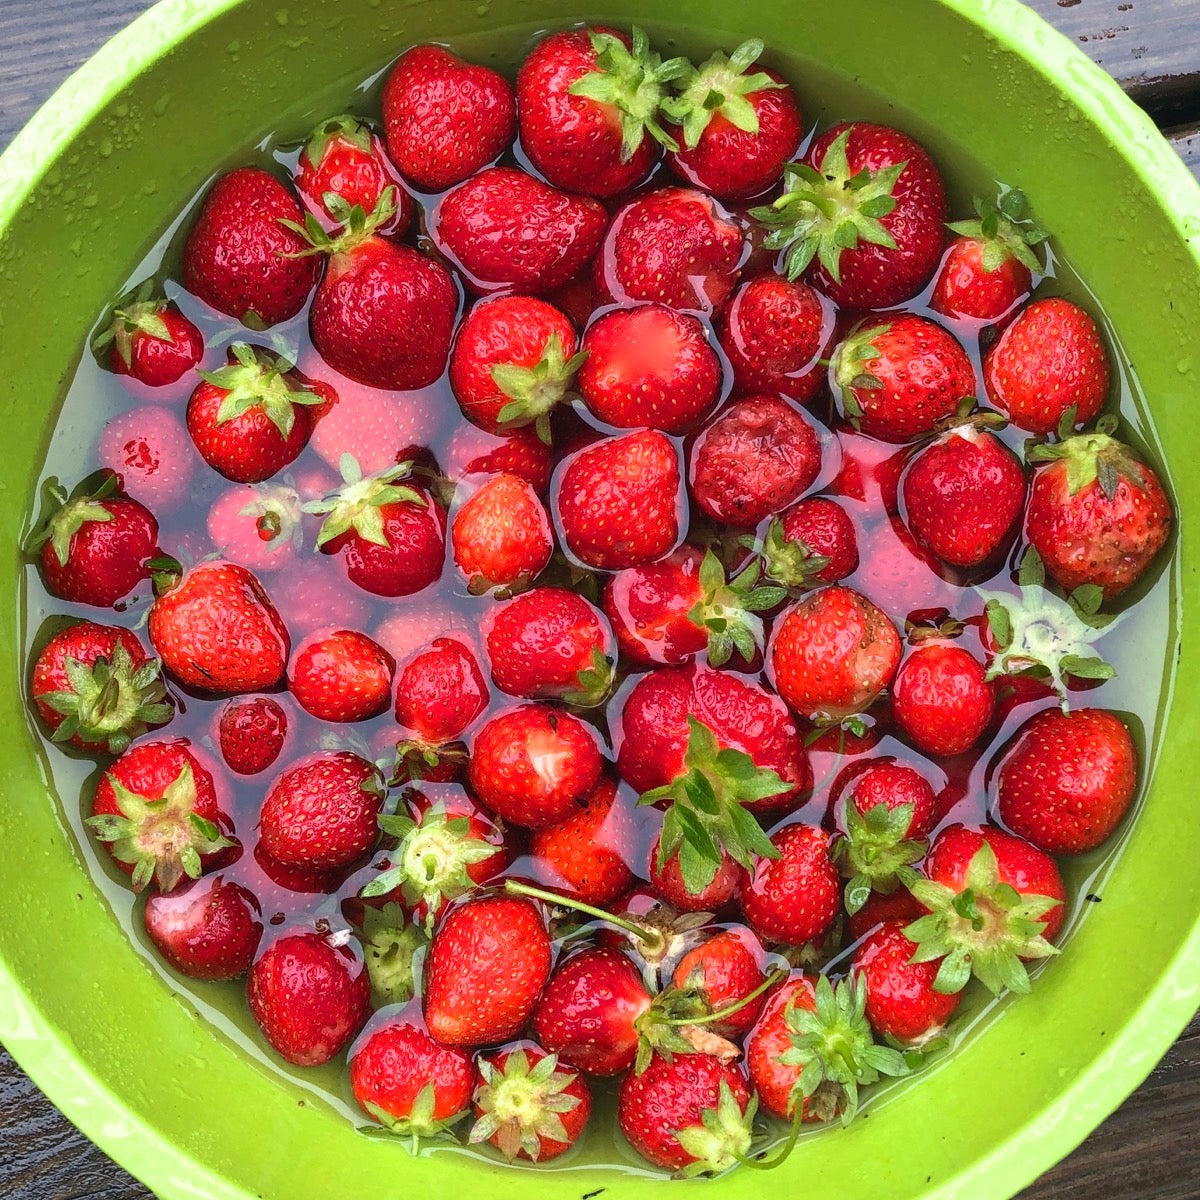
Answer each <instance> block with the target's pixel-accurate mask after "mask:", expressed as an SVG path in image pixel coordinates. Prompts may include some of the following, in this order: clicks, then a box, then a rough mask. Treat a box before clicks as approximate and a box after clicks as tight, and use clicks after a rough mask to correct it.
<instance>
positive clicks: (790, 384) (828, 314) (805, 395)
mask: <svg viewBox="0 0 1200 1200" xmlns="http://www.w3.org/2000/svg"><path fill="white" fill-rule="evenodd" d="M763 94H764V95H773V94H774V93H763ZM717 331H718V335H719V337H720V340H721V349H722V350H724V351H725V355H726V357H727V358H728V359H729V365H730V366H731V367H732V368H733V383H734V389H735V392H740V393H742V394H744V395H761V394H764V393H765V394H768V395H770V394H778V395H781V396H783V397H784V398H785V399H788V400H796V401H798V402H800V403H803V402H804V401H806V400H811V399H812V398H813V397H814V396H816V395H817V394H818V393H819V392H820V390H821V388H822V386H823V385H824V383H825V379H826V376H827V370H826V368H825V367H823V366H822V365H821V364H820V362H818V361H817V360H818V359H819V358H820V357H821V355H822V354H823V353H824V352H825V351H826V348H827V347H828V345H829V341H830V338H831V337H832V335H833V310H832V307H831V306H830V304H829V303H828V301H826V300H823V299H822V297H821V296H820V294H819V293H817V292H816V291H814V290H813V289H812V288H810V287H809V286H808V284H806V283H803V282H801V281H800V280H796V281H794V282H789V281H788V280H786V279H784V278H782V277H781V276H779V275H775V274H773V273H771V272H768V273H766V274H765V275H758V276H755V278H753V279H751V280H750V281H749V282H748V283H744V284H742V285H741V287H739V288H738V289H737V291H736V292H734V293H733V299H732V300H731V301H730V302H729V307H728V308H726V309H725V311H724V312H723V313H722V314H721V316H720V318H719V319H718V321H717Z"/></svg>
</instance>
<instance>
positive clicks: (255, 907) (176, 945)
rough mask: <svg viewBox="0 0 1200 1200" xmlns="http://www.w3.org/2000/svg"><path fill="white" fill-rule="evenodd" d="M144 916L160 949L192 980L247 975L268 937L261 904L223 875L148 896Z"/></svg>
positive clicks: (148, 931)
mask: <svg viewBox="0 0 1200 1200" xmlns="http://www.w3.org/2000/svg"><path fill="white" fill-rule="evenodd" d="M142 916H143V921H144V924H145V926H146V933H147V934H148V935H149V937H150V940H151V941H152V942H153V943H154V947H155V949H156V950H157V951H158V952H159V954H161V955H162V956H163V958H165V959H166V960H167V962H169V963H170V964H171V966H173V967H174V968H175V969H176V970H177V971H179V972H180V973H181V974H183V975H187V976H188V977H189V978H191V979H206V980H225V979H237V978H238V977H239V976H241V975H245V973H246V972H247V971H248V970H249V969H250V964H251V963H252V962H253V961H254V955H255V953H256V952H257V951H258V943H259V941H260V940H261V939H262V933H263V924H262V911H261V908H260V906H259V902H258V900H257V899H255V897H254V896H253V895H252V894H251V893H250V892H248V891H247V890H246V889H245V888H244V887H242V886H241V884H238V883H234V882H233V881H232V880H230V879H226V878H225V877H224V876H221V875H216V876H214V877H213V878H211V879H204V880H198V881H197V882H196V883H193V884H190V885H189V886H188V887H186V888H182V889H180V890H178V891H175V892H172V893H171V894H170V895H163V894H161V893H159V894H155V895H152V896H149V897H148V898H147V900H146V907H145V909H144V910H143V913H142Z"/></svg>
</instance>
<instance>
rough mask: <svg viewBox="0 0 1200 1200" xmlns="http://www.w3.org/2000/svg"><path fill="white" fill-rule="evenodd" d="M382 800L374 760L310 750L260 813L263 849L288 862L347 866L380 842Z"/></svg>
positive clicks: (284, 777)
mask: <svg viewBox="0 0 1200 1200" xmlns="http://www.w3.org/2000/svg"><path fill="white" fill-rule="evenodd" d="M382 803H383V787H382V782H381V780H380V778H379V771H378V770H377V769H376V767H375V765H374V763H369V762H367V761H366V759H363V758H359V757H358V755H357V754H351V753H349V752H348V751H341V752H338V753H329V752H325V751H322V752H319V753H317V754H310V755H308V756H307V757H306V758H302V759H301V760H300V761H299V762H298V763H295V764H293V765H292V766H291V767H289V768H288V769H287V770H286V771H284V772H283V774H282V775H280V776H279V777H278V778H277V779H276V780H275V782H274V783H273V784H271V789H270V791H268V792H267V795H266V799H265V800H263V804H262V811H261V812H260V813H259V836H260V838H261V840H262V847H263V849H264V850H265V851H266V852H267V853H268V854H269V855H270V856H271V857H272V858H273V859H275V861H276V862H280V863H283V864H284V865H286V866H301V867H316V868H318V869H320V870H328V869H330V868H332V867H342V866H346V865H347V864H348V863H351V862H353V861H354V860H355V859H356V858H358V857H359V856H360V855H362V854H365V853H366V852H367V851H368V850H370V848H371V847H372V846H373V845H374V844H375V838H376V834H377V830H376V827H375V820H376V818H377V817H378V815H379V809H380V806H381V805H382Z"/></svg>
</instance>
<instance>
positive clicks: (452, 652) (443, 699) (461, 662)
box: [396, 637, 488, 747]
mask: <svg viewBox="0 0 1200 1200" xmlns="http://www.w3.org/2000/svg"><path fill="white" fill-rule="evenodd" d="M487 706H488V688H487V684H486V683H485V682H484V679H483V672H482V671H481V670H480V669H479V663H478V662H477V661H476V659H475V655H474V653H473V652H472V650H471V648H470V646H469V645H468V644H467V643H466V642H465V641H462V640H460V639H459V638H455V637H438V638H434V640H433V641H432V642H431V643H430V644H429V646H428V647H427V648H426V649H424V650H422V651H421V652H420V653H419V654H417V655H416V656H415V657H413V658H411V659H410V660H409V661H408V663H406V664H405V666H404V669H403V670H402V671H401V672H400V677H399V680H398V681H397V684H396V720H397V721H398V722H399V723H400V724H401V725H403V726H404V727H405V729H407V730H408V731H409V732H410V733H411V734H412V735H413V737H414V739H415V740H416V741H417V743H419V744H421V745H423V746H427V747H436V746H440V745H441V744H442V743H443V742H448V741H451V740H452V739H453V738H456V737H458V736H459V735H460V734H461V733H463V732H464V731H465V730H466V729H467V728H468V727H469V726H470V725H471V723H472V722H473V721H474V720H475V718H476V717H478V716H479V715H480V714H481V713H482V712H483V711H484V709H486V708H487Z"/></svg>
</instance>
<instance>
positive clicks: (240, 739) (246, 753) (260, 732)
mask: <svg viewBox="0 0 1200 1200" xmlns="http://www.w3.org/2000/svg"><path fill="white" fill-rule="evenodd" d="M216 734H217V736H216V738H215V739H214V740H215V741H216V743H217V746H218V748H219V749H220V751H221V757H222V758H223V759H224V760H225V765H226V766H227V767H228V768H229V769H230V770H231V771H233V772H235V773H236V774H238V775H259V774H261V773H262V772H263V771H265V770H266V769H267V768H268V767H269V766H272V765H273V764H274V763H275V761H276V760H277V759H278V758H279V755H280V753H281V752H282V751H283V746H284V743H285V742H286V741H287V734H288V716H287V713H286V712H285V711H284V709H283V708H282V706H281V705H280V704H279V703H278V702H277V701H275V700H272V699H271V697H270V696H246V697H235V698H234V699H232V700H226V701H225V703H224V704H223V705H222V706H221V712H220V715H219V716H218V718H217V730H216Z"/></svg>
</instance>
